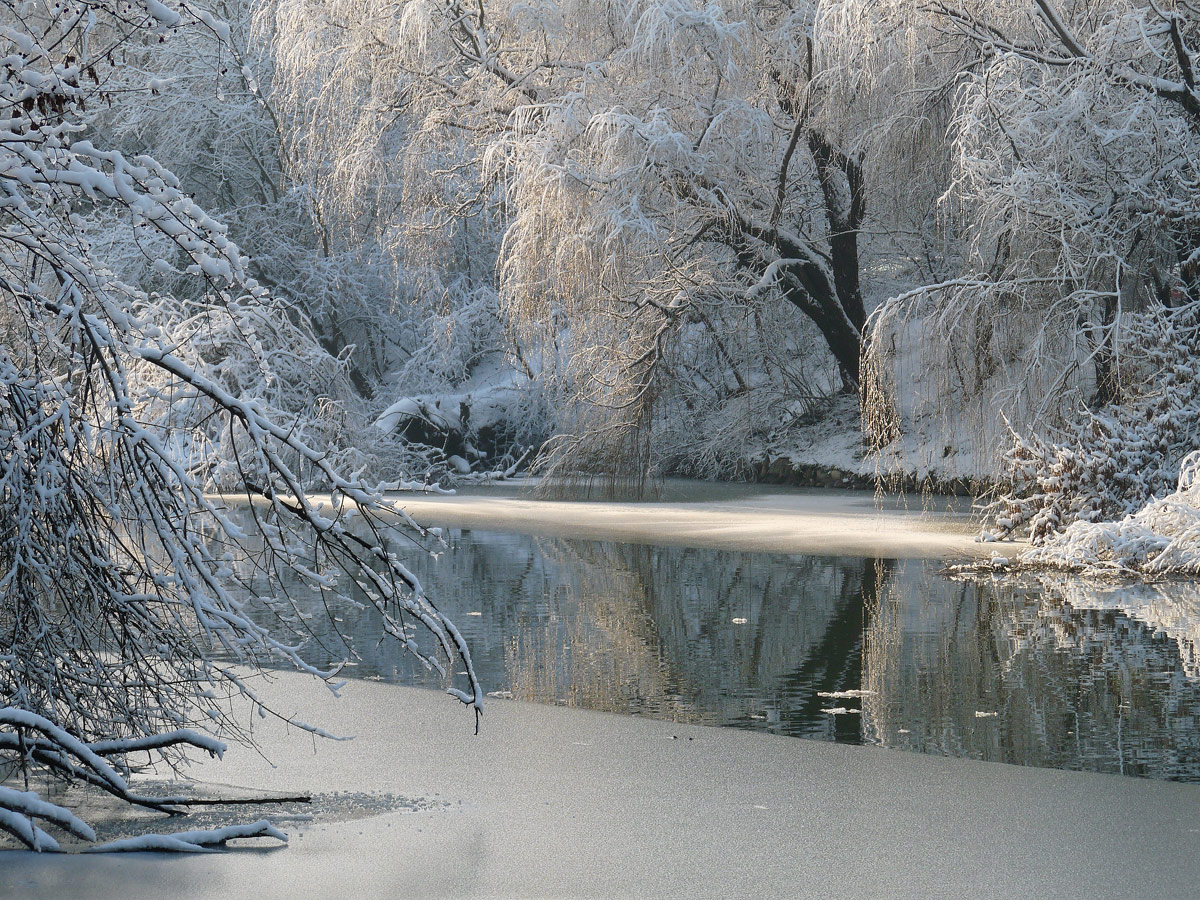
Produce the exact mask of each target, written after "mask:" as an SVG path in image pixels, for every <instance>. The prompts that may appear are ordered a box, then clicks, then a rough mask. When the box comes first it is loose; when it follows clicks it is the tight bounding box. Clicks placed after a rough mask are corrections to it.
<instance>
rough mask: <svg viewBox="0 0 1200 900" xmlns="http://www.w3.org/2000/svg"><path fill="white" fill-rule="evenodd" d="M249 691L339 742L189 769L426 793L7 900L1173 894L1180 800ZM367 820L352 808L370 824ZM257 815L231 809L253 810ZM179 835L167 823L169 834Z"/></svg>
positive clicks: (109, 862) (1194, 844)
mask: <svg viewBox="0 0 1200 900" xmlns="http://www.w3.org/2000/svg"><path fill="white" fill-rule="evenodd" d="M268 692H269V693H270V694H271V695H272V696H274V697H277V698H285V702H286V703H288V704H289V706H294V708H295V709H297V710H303V711H304V714H305V715H306V716H307V717H308V718H309V719H310V720H312V721H316V722H320V723H321V724H322V725H324V726H326V727H329V728H331V729H332V730H334V731H341V732H354V733H356V734H357V739H356V740H354V741H351V742H346V743H332V742H319V743H318V744H317V746H316V747H315V750H314V746H313V739H312V737H311V736H310V735H300V734H294V733H293V734H292V735H286V734H284V733H283V731H282V728H281V727H279V726H275V725H273V724H269V723H263V724H262V726H261V728H260V730H258V731H257V732H256V733H257V734H258V737H259V739H260V740H261V742H262V746H263V748H264V749H265V751H266V753H267V755H268V756H269V757H270V760H271V761H272V762H273V763H275V764H277V767H272V766H271V765H270V764H269V763H268V762H266V761H264V760H263V759H261V758H260V757H259V756H258V755H257V754H255V753H254V752H253V751H250V750H247V749H245V748H237V749H235V750H231V751H230V753H229V754H228V755H227V757H226V760H225V762H223V763H214V764H209V763H205V764H204V765H202V766H199V767H198V769H197V770H196V771H195V774H196V775H198V776H199V777H201V778H205V779H210V780H212V781H216V782H222V783H226V784H228V783H236V784H240V785H253V786H255V787H261V788H267V789H276V790H285V791H288V792H294V791H314V792H320V791H369V792H381V793H382V792H386V793H390V794H400V795H402V796H405V797H409V798H416V799H419V798H424V799H426V800H432V801H441V802H428V803H412V804H409V806H408V808H406V809H404V810H403V811H399V812H396V811H393V812H388V813H384V814H377V815H374V816H373V817H370V818H360V819H352V820H349V821H340V822H332V821H329V820H328V819H327V820H326V821H324V822H322V809H321V806H320V804H318V805H317V807H316V808H315V809H314V810H313V813H314V814H315V821H314V822H312V823H297V822H291V823H282V827H283V828H284V830H286V831H290V832H291V841H290V843H289V845H288V846H287V847H286V848H285V849H278V850H262V849H254V850H251V849H247V850H242V851H237V850H235V851H233V852H229V853H225V854H214V855H203V856H188V857H179V856H167V855H165V854H153V853H135V854H120V855H116V856H111V855H110V856H101V857H97V856H64V855H57V854H55V855H48V854H43V855H37V854H33V853H28V852H24V851H19V852H18V851H13V852H7V853H3V854H0V885H2V886H3V896H4V897H5V898H6V900H17V898H38V900H42V898H60V897H88V898H95V900H103V898H108V897H112V898H122V900H124V898H129V900H136V898H142V897H145V898H154V900H159V898H162V897H169V898H172V900H185V898H191V897H196V898H221V897H229V898H234V897H253V898H255V900H272V898H281V900H298V898H307V897H321V898H325V897H353V898H356V900H357V898H362V900H370V898H395V897H422V898H424V897H448V898H449V897H453V898H471V897H555V898H558V897H688V898H702V897H714V898H717V897H719V898H727V897H739V896H750V895H752V894H753V895H756V896H763V897H830V896H859V897H888V898H904V897H913V898H922V900H927V898H934V897H953V898H972V897H988V898H1000V897H1014V898H1029V897H1056V898H1070V897H1080V898H1084V897H1086V898H1089V900H1096V898H1105V897H1114V898H1115V897H1122V898H1127V897H1138V896H1143V897H1149V896H1153V897H1156V898H1163V900H1165V898H1174V897H1179V898H1184V897H1187V898H1192V897H1194V896H1195V885H1196V884H1197V883H1200V828H1198V827H1197V823H1196V818H1195V810H1196V809H1197V804H1200V788H1198V787H1196V786H1192V785H1180V784H1172V783H1166V782H1155V781H1144V780H1137V779H1123V778H1118V777H1113V776H1103V775H1086V774H1079V773H1072V772H1061V771H1052V770H1042V769H1026V768H1017V767H1012V766H1003V765H995V764H986V763H978V762H973V761H969V760H956V759H942V758H936V757H929V756H924V755H920V754H914V753H899V752H894V751H885V750H878V749H875V748H866V747H846V746H839V745H830V744H822V743H817V742H812V741H801V740H795V739H789V738H780V737H774V736H770V735H762V734H754V733H747V732H740V731H734V730H730V729H716V728H701V727H691V726H683V725H675V724H672V723H665V722H653V721H647V720H643V719H634V718H630V717H618V716H611V715H605V714H601V713H589V712H582V711H578V710H571V709H563V708H554V707H544V706H533V705H526V704H522V703H516V702H512V701H495V702H493V703H492V704H491V705H490V706H489V707H488V710H487V714H486V716H485V718H484V727H483V730H482V733H481V734H480V735H479V736H478V737H475V736H474V735H473V734H472V729H471V722H470V717H469V716H468V715H466V714H464V713H463V711H462V710H461V709H460V708H459V707H458V706H457V705H456V704H454V703H453V702H452V701H450V700H449V699H448V698H446V697H445V696H443V695H440V694H438V693H436V692H426V691H421V690H419V689H414V688H404V687H396V686H389V685H382V684H374V683H365V682H357V683H354V684H352V685H351V686H350V687H349V688H347V690H346V691H345V694H344V696H343V697H342V698H341V699H340V700H338V699H335V698H333V697H331V696H329V695H328V693H327V692H326V691H325V690H324V688H322V687H320V686H319V685H315V684H313V683H312V682H311V681H308V680H306V679H305V678H303V677H301V676H296V675H289V676H285V677H283V678H282V679H280V681H279V682H278V683H277V684H275V685H274V686H272V687H270V688H268ZM371 811H375V810H374V809H372V810H369V811H368V813H369V812H371ZM261 813H262V811H261V810H256V811H254V812H253V813H252V815H254V816H258V815H261ZM180 825H181V826H182V827H187V823H186V822H184V823H180Z"/></svg>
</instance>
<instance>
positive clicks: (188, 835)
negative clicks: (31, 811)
mask: <svg viewBox="0 0 1200 900" xmlns="http://www.w3.org/2000/svg"><path fill="white" fill-rule="evenodd" d="M260 837H266V838H274V839H275V840H277V841H282V842H283V843H285V844H286V843H287V840H288V837H287V835H286V834H284V833H283V832H282V831H280V830H279V829H278V828H276V827H275V826H274V825H272V824H271V823H270V822H269V821H267V820H266V819H260V820H258V821H257V822H251V823H250V824H248V825H226V826H224V827H223V828H214V829H210V830H206V831H177V832H174V833H173V834H141V835H138V836H137V837H131V838H123V839H122V840H119V841H110V842H109V843H107V844H98V845H96V846H94V847H86V848H84V851H83V852H84V853H123V852H131V851H135V850H157V851H163V852H168V853H212V852H215V851H217V850H219V849H220V848H221V847H223V846H225V844H227V843H228V842H229V841H233V840H244V839H246V838H260Z"/></svg>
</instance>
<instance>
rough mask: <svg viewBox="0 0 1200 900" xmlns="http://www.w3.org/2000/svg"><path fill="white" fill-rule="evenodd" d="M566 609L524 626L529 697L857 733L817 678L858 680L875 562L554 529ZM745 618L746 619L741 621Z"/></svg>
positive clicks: (552, 549) (520, 662)
mask: <svg viewBox="0 0 1200 900" xmlns="http://www.w3.org/2000/svg"><path fill="white" fill-rule="evenodd" d="M539 546H540V548H541V550H542V554H543V556H544V558H545V559H546V560H550V561H553V563H554V564H555V565H556V566H557V567H558V571H559V572H560V573H561V574H560V578H561V580H560V582H559V583H558V585H557V586H556V587H555V588H554V598H553V602H552V603H551V606H552V607H553V608H554V610H555V614H554V616H553V617H552V619H550V620H549V621H546V622H544V623H543V624H542V625H541V627H540V628H537V629H522V630H519V631H518V632H516V633H515V635H514V636H513V638H512V640H511V642H510V645H509V655H508V659H507V670H508V672H509V674H510V677H511V679H512V681H511V685H512V687H511V689H512V690H513V692H514V694H516V695H517V696H519V697H525V698H529V699H555V700H563V701H565V702H568V703H571V704H574V705H581V706H587V707H590V708H595V709H606V710H618V711H627V712H645V713H650V714H652V715H655V716H657V717H661V718H670V719H681V720H688V721H704V722H717V723H722V724H736V725H742V726H746V727H755V728H769V729H771V730H777V731H781V732H784V733H788V734H820V735H823V736H827V737H837V738H840V739H843V740H857V739H858V731H859V727H858V721H857V717H856V716H850V717H831V716H829V715H827V714H825V713H823V712H822V711H821V709H822V707H824V706H828V705H830V701H828V700H823V699H821V698H818V697H817V696H816V692H817V691H822V690H835V689H845V688H847V687H857V686H858V680H859V673H860V672H861V668H862V664H861V647H862V633H863V610H864V603H863V595H864V592H866V593H867V594H868V595H870V596H872V597H873V596H874V593H875V591H876V590H877V587H876V585H877V583H878V581H879V579H880V577H881V574H882V572H881V570H879V569H878V568H877V565H876V563H875V562H874V561H868V560H862V559H849V560H833V559H821V558H812V557H786V556H768V555H763V554H750V553H737V552H721V551H711V550H696V549H688V548H678V547H661V546H646V545H631V544H614V543H599V542H593V541H573V540H543V541H539ZM743 620H744V621H743Z"/></svg>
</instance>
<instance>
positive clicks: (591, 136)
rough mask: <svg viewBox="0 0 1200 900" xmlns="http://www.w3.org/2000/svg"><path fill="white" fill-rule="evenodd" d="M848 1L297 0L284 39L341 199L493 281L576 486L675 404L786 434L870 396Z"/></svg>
mask: <svg viewBox="0 0 1200 900" xmlns="http://www.w3.org/2000/svg"><path fill="white" fill-rule="evenodd" d="M850 6H853V4H847V3H831V4H809V3H802V4H799V5H797V6H794V7H789V6H785V5H779V4H774V3H769V2H751V3H716V4H708V5H703V4H698V3H690V2H678V0H671V2H657V0H656V2H641V3H636V4H633V5H628V4H612V3H599V4H597V3H562V4H549V5H547V4H542V5H532V6H531V5H529V4H526V3H508V2H495V0H492V2H485V3H479V4H465V3H458V2H451V3H445V4H435V3H425V2H412V3H407V4H405V5H404V6H403V7H401V8H398V9H397V8H392V7H380V6H378V5H377V4H367V3H363V2H361V0H339V2H336V3H323V4H315V3H312V2H310V0H286V2H281V3H279V4H277V5H276V6H274V7H271V10H272V14H271V16H270V22H269V25H270V28H271V30H272V31H273V33H274V35H275V42H276V43H275V46H276V48H277V58H276V77H277V90H278V91H279V92H280V93H279V94H278V96H281V97H282V98H284V99H282V100H281V107H282V108H284V109H285V110H287V112H286V115H287V116H289V117H290V121H292V122H293V126H294V134H295V135H296V146H297V148H298V152H299V156H300V158H301V159H302V160H305V161H306V162H302V163H301V168H302V169H303V168H304V167H305V166H306V167H307V169H308V171H310V172H313V173H317V172H319V173H320V177H314V178H312V182H313V183H314V184H317V183H320V184H321V185H322V187H321V191H322V200H321V202H322V204H323V207H322V208H323V209H324V210H327V211H329V214H331V215H340V216H341V217H342V218H343V219H345V218H347V217H348V216H349V217H351V218H353V217H356V216H357V217H361V214H362V210H363V209H364V208H369V209H372V210H375V211H377V212H378V214H379V219H378V220H376V221H373V223H372V224H373V225H375V226H376V227H380V228H384V229H385V230H387V231H388V232H389V233H390V234H393V235H394V236H395V237H396V240H397V242H398V244H399V245H402V246H404V247H405V248H406V254H407V255H406V256H405V259H406V261H407V264H409V265H414V264H416V265H419V264H421V263H422V262H424V263H427V264H428V265H427V271H429V272H435V273H439V277H440V278H442V279H443V283H444V279H445V273H447V272H454V273H458V274H459V276H460V277H461V276H462V274H463V272H464V268H466V269H468V270H470V272H471V278H472V279H473V281H472V283H478V282H479V281H484V280H487V281H488V283H489V284H494V286H495V290H496V291H497V294H498V303H499V312H500V314H501V316H502V317H503V320H504V323H505V325H506V327H507V329H508V333H509V335H510V337H511V338H512V339H513V341H514V343H515V348H516V350H517V351H518V354H519V356H520V363H521V364H522V365H523V366H525V367H526V368H528V370H529V374H534V375H536V376H538V377H540V378H542V379H543V380H544V382H545V384H546V386H547V390H548V391H549V394H550V396H551V398H552V399H551V403H552V406H553V408H554V409H555V410H556V413H557V417H558V421H557V427H558V429H559V431H560V432H561V433H560V437H559V439H558V440H557V441H556V442H555V443H553V444H552V445H551V448H552V452H551V453H550V454H549V457H548V459H549V460H550V461H551V462H554V461H558V462H560V463H562V465H561V467H560V468H559V470H560V471H571V470H575V471H578V470H581V469H583V470H587V469H591V470H605V469H611V468H612V467H613V466H614V465H617V466H620V465H621V461H622V460H623V459H624V460H627V459H628V457H629V456H631V455H632V456H633V457H634V458H635V460H636V462H637V463H644V462H645V458H644V453H645V451H646V449H647V448H646V441H647V440H648V439H649V437H650V430H649V429H646V428H643V427H642V426H643V425H645V424H647V423H648V422H650V421H659V420H661V419H663V416H664V411H666V410H670V411H672V414H673V416H674V420H675V421H678V422H686V421H688V420H692V421H695V420H696V419H697V418H701V419H706V420H708V421H710V424H713V423H712V421H711V420H709V419H708V416H709V415H710V413H711V415H715V416H724V418H725V420H726V421H736V420H738V419H739V418H740V417H742V415H743V414H739V413H729V412H722V411H721V407H722V406H728V405H730V404H732V405H733V406H738V407H739V408H742V409H743V410H744V414H745V415H747V416H749V418H756V417H757V416H758V415H760V414H761V415H762V416H763V417H764V418H765V419H767V420H768V422H766V423H759V424H760V425H763V424H768V423H769V424H770V425H774V424H776V423H777V422H778V421H779V419H780V418H783V419H787V418H788V417H789V416H795V415H798V414H799V413H798V412H797V410H799V409H800V408H801V407H804V406H805V405H806V403H807V401H808V399H809V398H811V397H813V396H814V395H821V394H827V393H828V392H830V391H835V390H838V389H841V388H853V387H855V386H857V384H858V381H859V356H860V342H861V332H862V328H863V325H864V322H865V313H866V310H865V304H864V300H863V286H862V283H861V281H862V270H863V265H862V261H861V259H860V254H861V252H862V248H861V247H860V242H861V238H862V229H863V227H864V225H865V224H866V217H867V214H868V209H869V206H868V198H869V195H870V191H871V184H870V183H869V182H870V179H871V172H872V168H871V166H872V164H873V163H872V160H871V159H870V153H869V147H870V146H872V143H873V140H874V137H875V135H874V134H873V133H871V132H869V130H868V129H865V128H864V129H859V128H858V127H857V126H856V124H854V123H853V122H851V121H850V119H852V116H850V115H848V110H847V109H846V104H845V103H844V102H843V100H844V98H845V96H846V95H847V92H846V91H844V90H843V89H842V88H841V87H840V81H841V80H843V79H844V77H845V75H846V72H847V71H849V69H848V68H847V67H845V66H844V65H843V61H842V59H841V58H840V57H839V56H838V54H837V53H831V49H832V47H833V46H834V45H837V44H839V43H840V42H843V41H847V40H855V39H857V36H858V35H857V31H856V26H855V13H854V10H848V9H847V8H848V7H850ZM858 31H861V29H858ZM852 105H853V104H852ZM853 106H854V112H856V113H857V112H859V111H861V110H862V104H858V105H853ZM501 239H502V242H501ZM448 261H452V262H450V263H449V264H448ZM493 272H494V273H495V278H494V280H492V275H493ZM781 306H782V308H783V312H780V311H779V308H780V307H781ZM798 357H799V358H800V359H801V360H802V362H801V363H800V364H799V365H797V358H798ZM806 358H807V359H811V360H812V362H808V363H805V362H803V360H804V359H806ZM805 370H807V374H806V375H803V376H802V375H801V374H800V373H801V372H803V371H805ZM781 373H782V374H781ZM798 382H801V383H798ZM764 390H765V392H766V396H767V397H768V399H766V400H759V399H756V398H757V397H758V396H759V395H760V394H761V393H762V392H763V391H764ZM788 395H791V396H790V397H789V396H788ZM772 397H774V398H779V399H770V398H772ZM698 398H700V399H702V400H703V401H704V403H703V404H702V405H703V406H704V411H703V412H702V413H701V411H700V410H698V409H697V407H696V402H697V399H698ZM714 398H715V399H714ZM748 398H749V402H746V401H747V399H748ZM685 431H686V429H685ZM638 469H639V466H638V465H636V464H635V465H634V466H633V470H634V471H637V470H638Z"/></svg>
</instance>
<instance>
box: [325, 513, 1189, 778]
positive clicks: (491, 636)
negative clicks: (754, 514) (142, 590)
mask: <svg viewBox="0 0 1200 900" xmlns="http://www.w3.org/2000/svg"><path fill="white" fill-rule="evenodd" d="M446 538H447V540H448V542H449V544H450V550H449V552H446V553H443V554H442V555H441V556H440V557H438V558H437V559H436V560H434V559H422V558H415V557H414V558H410V559H409V560H407V561H408V562H409V563H410V564H411V566H412V567H413V568H414V570H415V571H416V572H417V573H418V574H419V576H420V577H421V579H422V581H423V582H424V584H425V586H426V589H427V592H428V594H429V595H430V596H431V597H433V598H435V599H436V601H437V603H438V606H439V608H441V609H442V611H443V612H445V613H446V614H447V615H448V616H449V617H450V618H452V619H453V620H454V621H455V622H456V623H457V624H458V626H459V627H460V629H461V630H462V631H463V633H464V634H465V636H466V638H467V640H468V641H469V643H470V646H471V648H472V653H473V657H474V661H475V666H476V670H477V672H478V673H479V675H480V677H481V679H482V680H483V682H484V685H485V689H486V690H488V691H489V692H492V693H494V694H497V695H498V696H497V698H496V699H493V700H492V701H491V702H492V703H503V702H505V700H504V699H503V698H505V697H508V696H512V697H515V698H517V699H521V700H530V701H534V702H539V703H558V704H565V705H570V706H580V707H586V708H590V709H598V710H606V711H610V712H617V713H624V714H629V715H644V716H651V717H654V718H658V719H668V720H677V721H682V722H694V723H705V724H713V725H722V726H729V727H736V728H749V729H755V730H761V731H770V732H774V733H778V734H786V735H793V736H796V737H804V738H817V739H822V740H834V741H840V742H845V743H855V744H878V745H883V746H887V747H895V748H900V749H906V750H915V751H921V752H926V753H937V754H945V755H951V756H967V757H972V758H976V759H985V760H994V761H1002V762H1010V763H1017V764H1021V765H1031V766H1048V767H1057V768H1066V769H1083V770H1091V771H1099V772H1115V773H1124V774H1126V775H1141V776H1148V777H1154V778H1167V779H1176V780H1185V781H1200V662H1198V659H1197V649H1198V648H1197V647H1196V645H1195V642H1196V640H1197V637H1198V635H1200V625H1198V624H1197V623H1200V588H1198V587H1197V586H1195V585H1192V584H1190V583H1186V584H1167V585H1159V586H1157V587H1149V588H1147V587H1142V588H1139V589H1136V591H1133V590H1131V591H1128V592H1125V593H1122V591H1121V590H1119V589H1110V590H1107V591H1105V592H1102V593H1101V592H1098V591H1097V590H1094V589H1092V588H1089V587H1087V586H1086V585H1084V584H1082V583H1081V582H1079V581H1076V580H1072V579H1068V578H1065V577H1058V576H1055V577H1054V578H1049V579H1044V580H1026V581H1024V582H1021V583H1017V584H1014V583H1012V582H1011V581H1005V582H1002V581H992V580H984V581H954V580H950V579H949V578H947V577H944V576H943V575H941V574H939V569H940V567H941V564H940V563H934V562H922V561H911V560H910V561H902V562H896V561H892V560H886V559H863V558H856V557H815V556H795V555H782V554H763V553H746V552H734V551H719V550H707V549H690V548H679V547H664V546H650V545H637V544H618V543H609V542H598V541H582V540H567V539H547V538H536V537H528V536H524V535H514V534H506V533H496V532H486V531H467V530H452V531H448V532H447V533H446ZM1120 605H1124V606H1126V607H1129V608H1136V609H1138V610H1139V611H1140V612H1141V617H1140V618H1138V617H1135V616H1133V615H1130V614H1128V613H1127V612H1123V611H1121V610H1120V609H1119V608H1116V607H1118V606H1120ZM1147 610H1148V611H1147ZM318 622H320V623H324V619H323V618H322V617H320V616H317V617H315V618H314V620H313V622H312V623H310V624H314V625H315V624H317V623H318ZM320 627H324V628H326V629H327V630H326V631H325V632H324V633H323V634H322V636H321V637H322V641H323V643H324V644H325V647H324V648H323V649H322V648H320V647H317V646H315V645H314V647H313V648H312V656H313V661H314V662H322V663H324V662H327V661H328V660H329V659H331V658H340V657H342V656H344V655H345V654H346V652H347V650H346V646H345V644H343V642H342V641H341V640H340V639H339V638H338V636H337V635H336V634H335V633H333V632H332V631H331V630H330V629H329V626H328V625H327V624H322V625H321V626H320ZM340 627H341V629H342V630H343V631H344V632H345V633H346V634H347V635H349V636H350V638H351V640H352V642H353V643H354V646H355V648H356V650H357V653H358V656H359V660H358V661H357V663H356V664H355V665H354V666H352V667H350V668H348V669H346V670H345V673H344V674H346V675H349V676H352V677H364V678H382V679H384V680H388V681H398V682H405V683H417V684H429V685H431V686H432V685H435V684H437V683H438V682H437V681H436V679H434V678H432V677H431V676H429V675H428V674H427V673H425V672H424V671H423V670H422V669H421V668H420V666H418V665H414V663H413V661H412V660H411V658H410V657H407V656H403V655H401V654H400V653H399V651H398V649H397V648H396V646H395V645H394V643H393V642H391V641H387V642H380V641H379V639H378V636H377V635H378V631H377V624H376V622H375V620H374V619H373V618H371V617H370V616H368V615H366V614H363V615H362V616H354V615H349V614H348V615H346V616H344V618H343V622H342V623H341V626H340ZM845 691H865V692H869V693H866V694H864V695H862V696H856V697H849V698H837V697H823V696H821V694H822V693H835V692H845ZM837 709H844V710H846V712H830V710H837Z"/></svg>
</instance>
